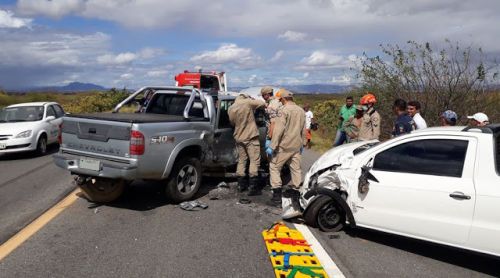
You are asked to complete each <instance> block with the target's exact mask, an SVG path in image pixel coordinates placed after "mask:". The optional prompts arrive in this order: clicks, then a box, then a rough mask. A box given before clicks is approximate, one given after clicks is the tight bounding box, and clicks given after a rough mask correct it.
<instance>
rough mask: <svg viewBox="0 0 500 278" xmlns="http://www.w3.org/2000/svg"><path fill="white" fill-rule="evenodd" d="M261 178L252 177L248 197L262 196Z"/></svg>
mask: <svg viewBox="0 0 500 278" xmlns="http://www.w3.org/2000/svg"><path fill="white" fill-rule="evenodd" d="M259 181H260V179H259V177H250V184H249V187H248V196H257V195H261V194H262V191H261V189H260V186H259Z"/></svg>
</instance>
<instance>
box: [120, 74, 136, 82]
mask: <svg viewBox="0 0 500 278" xmlns="http://www.w3.org/2000/svg"><path fill="white" fill-rule="evenodd" d="M132 78H134V75H133V74H131V73H124V74H122V75H120V79H122V80H128V79H132Z"/></svg>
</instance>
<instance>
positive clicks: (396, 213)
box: [300, 124, 500, 256]
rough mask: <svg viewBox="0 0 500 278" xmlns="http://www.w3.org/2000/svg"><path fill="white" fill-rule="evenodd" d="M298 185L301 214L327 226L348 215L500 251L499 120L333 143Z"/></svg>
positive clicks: (354, 221)
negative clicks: (490, 122)
mask: <svg viewBox="0 0 500 278" xmlns="http://www.w3.org/2000/svg"><path fill="white" fill-rule="evenodd" d="M301 193H302V194H301V196H302V197H301V199H300V205H301V207H302V208H303V209H305V211H304V212H303V216H304V219H305V220H306V222H307V223H308V224H310V225H313V226H319V227H320V228H321V229H322V230H325V231H337V230H340V229H341V228H342V227H343V226H344V224H346V223H349V225H350V226H360V227H365V228H370V229H375V230H379V231H383V232H388V233H394V234H398V235H403V236H407V237H412V238H417V239H422V240H426V241H431V242H436V243H441V244H446V245H450V246H455V247H459V248H464V249H469V250H474V251H478V252H483V253H487V254H492V255H495V256H500V124H494V125H489V126H487V127H482V128H466V127H438V128H427V129H423V130H417V131H414V132H412V133H411V134H408V135H404V136H400V137H396V138H393V139H391V140H388V141H386V142H383V143H379V142H378V141H371V142H358V143H352V144H347V145H343V146H340V147H336V148H333V149H332V150H330V151H328V152H327V153H325V154H324V155H323V156H322V157H321V158H319V159H318V161H316V162H315V163H314V164H313V165H312V166H311V168H310V169H309V171H308V172H307V174H306V176H305V180H304V186H303V188H302V192H301Z"/></svg>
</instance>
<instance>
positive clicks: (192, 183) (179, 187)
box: [165, 157, 201, 203]
mask: <svg viewBox="0 0 500 278" xmlns="http://www.w3.org/2000/svg"><path fill="white" fill-rule="evenodd" d="M200 186H201V163H200V161H199V160H198V159H197V158H194V157H183V158H180V159H179V160H178V161H176V162H175V164H174V167H173V169H172V172H171V173H170V177H169V178H168V181H167V186H166V187H165V193H166V196H167V198H168V199H169V200H170V201H172V202H174V203H180V202H183V201H187V200H189V199H191V198H193V196H194V195H195V194H196V193H197V192H198V190H199V189H200Z"/></svg>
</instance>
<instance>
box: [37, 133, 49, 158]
mask: <svg viewBox="0 0 500 278" xmlns="http://www.w3.org/2000/svg"><path fill="white" fill-rule="evenodd" d="M46 153H47V136H46V135H45V134H42V135H40V138H38V141H37V142H36V154H37V155H39V156H42V155H45V154H46Z"/></svg>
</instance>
